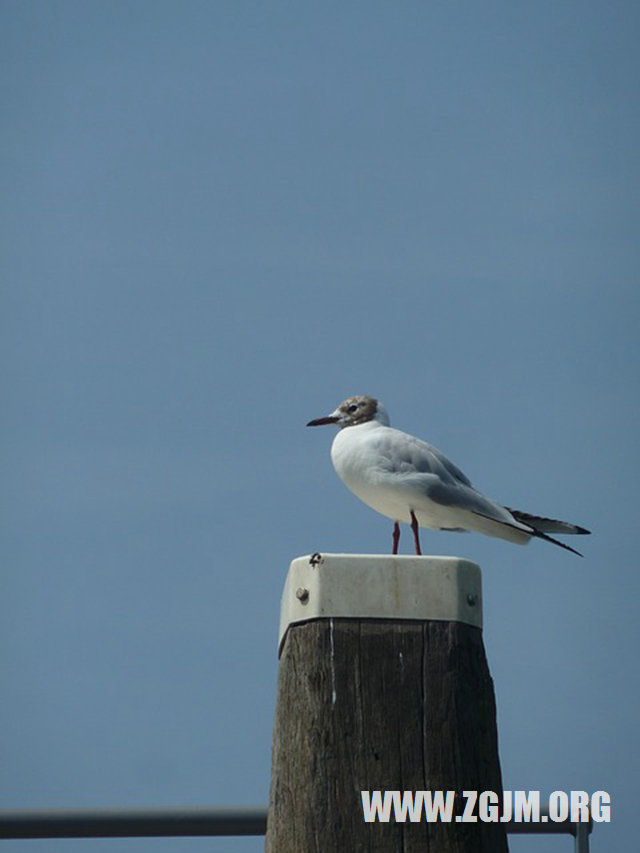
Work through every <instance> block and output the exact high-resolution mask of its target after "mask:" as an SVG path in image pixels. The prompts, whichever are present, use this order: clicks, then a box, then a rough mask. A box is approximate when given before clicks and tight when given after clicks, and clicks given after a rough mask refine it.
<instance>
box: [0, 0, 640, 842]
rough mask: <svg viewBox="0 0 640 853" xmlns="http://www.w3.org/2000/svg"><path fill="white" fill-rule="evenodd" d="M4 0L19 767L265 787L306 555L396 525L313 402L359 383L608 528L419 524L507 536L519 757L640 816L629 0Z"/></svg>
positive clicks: (495, 618) (135, 794)
mask: <svg viewBox="0 0 640 853" xmlns="http://www.w3.org/2000/svg"><path fill="white" fill-rule="evenodd" d="M1 12H2V27H1V28H0V63H1V65H2V80H3V84H2V100H3V109H2V116H3V118H2V137H3V170H2V171H3V192H2V196H1V199H2V200H1V201H0V215H1V217H2V234H3V244H4V245H3V252H2V258H3V260H2V280H3V286H2V311H1V319H0V323H1V324H2V334H1V343H0V346H1V347H2V359H1V363H2V366H3V378H2V394H3V398H4V399H3V403H4V404H3V417H2V446H3V448H4V451H5V453H4V457H3V468H4V475H3V478H2V482H3V487H2V499H3V500H2V502H3V507H2V513H1V517H2V528H3V529H2V540H1V541H2V551H3V555H2V566H3V568H2V576H3V579H2V596H1V601H0V608H1V611H2V612H1V614H0V626H1V627H0V632H1V637H0V648H1V649H2V652H1V658H0V671H1V672H2V679H3V696H4V700H3V704H2V707H1V708H0V755H1V756H2V761H1V766H0V799H1V801H2V803H3V804H5V805H6V806H15V807H45V806H69V807H75V806H92V805H105V806H107V805H162V804H167V805H178V804H194V805H195V804H208V803H210V804H215V805H225V804H259V803H266V801H267V797H268V786H269V773H270V748H271V726H272V720H273V709H274V702H275V684H276V674H277V657H276V643H277V629H278V609H279V598H280V593H281V590H282V586H283V582H284V578H285V575H286V570H287V567H288V565H289V562H290V561H291V560H292V559H293V558H295V557H297V556H299V555H302V554H307V553H310V552H313V551H317V550H318V551H327V552H332V551H333V552H354V553H386V552H387V551H388V550H389V549H390V544H391V524H390V522H388V520H387V519H384V518H383V517H381V516H377V515H376V514H375V513H373V512H372V511H371V510H369V509H368V508H367V507H365V506H364V505H363V504H360V503H359V502H358V501H357V499H356V498H355V497H353V496H352V495H350V494H349V493H348V492H347V491H346V490H345V489H344V487H343V486H342V484H341V483H340V482H339V481H338V479H337V477H336V476H335V474H334V472H333V470H332V468H331V465H330V461H329V455H328V453H329V445H330V440H331V437H332V436H331V434H330V430H328V429H327V430H326V431H315V430H314V431H312V430H305V429H304V424H305V423H306V422H307V421H308V420H309V419H310V418H313V417H318V416H320V415H323V414H326V413H328V412H329V411H331V410H332V409H333V408H334V407H335V405H336V404H337V403H339V402H340V401H341V400H342V399H343V398H344V397H346V396H348V395H350V394H353V393H369V394H373V395H375V396H378V397H379V398H380V399H382V400H383V401H384V403H385V405H386V406H387V408H388V410H389V412H390V415H391V419H392V423H393V424H394V425H395V426H398V427H401V428H403V429H406V430H408V431H410V432H413V433H414V434H418V435H421V436H422V437H424V438H427V439H428V440H430V441H431V442H432V443H434V444H436V445H437V446H439V447H440V448H441V449H442V450H444V451H445V452H446V453H447V454H448V455H449V456H450V457H451V458H452V459H453V460H454V461H455V462H456V463H457V464H459V465H460V466H461V467H462V468H463V470H464V471H465V472H466V473H467V474H468V475H469V476H470V477H471V479H472V480H473V481H474V483H475V484H476V485H477V486H478V487H479V488H480V489H481V490H482V491H484V492H485V493H487V494H489V495H491V496H492V497H495V498H497V499H499V500H501V501H504V502H505V503H506V504H508V505H511V506H516V507H519V508H522V509H524V510H528V511H531V512H539V513H541V514H547V515H552V516H557V517H560V518H567V519H568V520H571V521H575V522H577V523H579V524H583V525H585V526H587V527H589V528H591V529H593V531H594V535H593V536H591V537H590V538H589V539H588V540H582V541H581V543H580V544H581V545H583V549H584V552H585V559H584V560H580V559H579V558H576V557H573V556H572V555H571V554H568V553H566V552H563V551H561V550H560V549H555V548H552V547H550V546H546V545H545V544H544V543H533V544H531V545H530V546H529V547H527V548H519V547H517V546H513V545H510V544H508V543H504V542H500V541H498V540H492V539H487V538H484V537H481V536H479V535H475V534H471V535H468V536H460V535H455V534H446V533H432V534H428V533H427V534H426V535H424V536H423V546H424V550H425V552H427V553H431V554H452V555H458V556H463V557H467V558H470V559H472V560H475V561H476V562H478V563H479V564H480V565H481V566H482V569H483V583H484V594H485V632H484V633H485V645H486V648H487V654H488V658H489V664H490V667H491V671H492V675H493V678H494V681H495V688H496V696H497V702H498V714H499V731H500V747H501V761H502V767H503V775H504V781H505V787H509V788H514V789H515V788H524V789H540V790H542V791H543V792H546V793H549V792H551V791H553V790H555V789H564V790H571V789H586V790H589V791H593V790H598V789H604V790H607V791H609V792H610V793H611V796H612V802H613V805H612V813H613V822H612V823H611V824H610V825H608V826H604V825H603V826H600V827H597V828H596V830H595V832H594V835H593V840H592V843H593V849H594V850H595V851H598V850H607V849H610V850H613V849H618V848H622V847H623V846H625V845H626V846H628V845H629V843H630V839H631V838H632V837H635V830H634V822H635V815H636V811H637V810H636V804H635V785H636V780H637V772H638V765H639V761H638V759H639V758H640V755H639V753H640V750H639V743H638V734H637V709H638V707H639V704H640V695H639V693H640V691H639V690H638V677H637V669H638V668H637V660H636V657H637V656H636V649H637V645H638V629H637V615H636V610H637V604H636V602H637V597H638V594H639V593H640V589H639V586H640V584H639V582H638V572H637V566H636V563H637V558H636V557H634V554H635V551H636V543H635V540H636V538H637V536H636V531H637V526H638V524H637V519H636V514H635V504H636V500H637V494H636V492H637V489H636V488H635V480H634V477H635V476H637V471H638V453H637V432H638V415H639V411H638V408H639V407H638V391H637V388H638V363H639V358H640V353H639V352H638V331H637V330H638V323H639V319H640V318H639V313H640V312H639V310H638V309H639V303H640V290H639V287H638V273H637V271H638V267H639V263H638V261H639V258H638V245H639V240H638V234H637V224H638V193H637V187H638V158H637V151H638V148H639V143H640V140H639V138H638V137H639V120H638V111H637V90H638V82H639V60H638V51H637V44H638V36H639V32H638V24H639V18H640V14H639V12H638V9H637V6H636V4H633V3H630V2H615V0H614V2H608V3H604V2H582V3H578V2H554V3H550V2H540V3H535V4H533V3H529V4H513V3H506V2H487V3H483V4H478V3H471V2H460V3H455V4H454V3H444V2H421V3H418V2H410V3H399V4H388V3H381V2H369V3H366V4H365V3H361V2H354V3H347V4H338V3H333V2H329V3H325V4H311V3H306V2H303V3H292V2H273V3H250V2H233V3H232V2H196V0H187V2H183V3H179V4H178V3H174V2H162V0H158V2H144V0H140V2H122V0H114V2H109V3H105V2H91V0H87V1H86V2H79V0H76V2H55V0H54V2H32V0H26V2H13V0H10V1H9V2H7V0H5V2H3V3H2V5H1ZM409 545H410V540H409V537H408V536H407V533H406V532H405V535H404V538H403V540H402V541H401V550H402V549H404V550H405V551H406V550H407V549H408V548H409ZM632 833H633V835H632ZM564 844H565V846H566V849H569V848H570V842H569V841H568V840H565V841H564ZM181 847H182V848H183V849H184V850H193V851H199V850H205V849H206V850H211V851H214V853H215V851H217V850H220V851H222V850H225V851H232V853H253V851H257V850H259V849H261V847H262V842H261V841H260V840H237V841H229V840H224V841H221V842H215V841H214V842H212V841H209V840H207V841H197V840H195V841H189V842H185V843H184V844H182V843H181ZM511 848H512V850H513V851H515V853H519V851H522V853H527V851H534V850H536V851H541V853H545V851H551V850H558V849H560V845H559V843H558V842H557V841H555V842H553V841H552V840H550V839H541V838H537V839H531V838H529V839H527V838H517V839H514V840H513V841H512V844H511ZM41 849H43V846H42V844H41V843H38V842H21V843H15V844H14V843H4V845H3V851H7V853H14V851H18V850H19V851H21V853H31V851H34V853H35V851H36V850H41ZM84 849H87V845H86V843H85V842H59V843H51V844H49V843H47V850H48V851H51V853H73V851H75V850H84ZM91 849H92V850H96V851H101V850H104V851H105V853H106V851H114V853H115V851H117V852H118V853H120V851H124V850H127V851H129V850H140V851H143V850H144V851H146V850H149V851H151V850H154V851H165V850H166V851H169V850H173V849H175V843H174V842H170V841H167V842H163V841H159V840H154V841H149V842H146V841H135V842H131V841H125V842H115V841H112V842H95V843H91ZM562 849H565V847H563V848H562Z"/></svg>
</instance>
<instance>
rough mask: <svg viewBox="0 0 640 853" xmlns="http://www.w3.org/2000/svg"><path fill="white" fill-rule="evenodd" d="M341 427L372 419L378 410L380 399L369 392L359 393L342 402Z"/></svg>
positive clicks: (339, 409)
mask: <svg viewBox="0 0 640 853" xmlns="http://www.w3.org/2000/svg"><path fill="white" fill-rule="evenodd" d="M338 411H339V412H340V414H341V415H342V418H341V423H340V426H341V427H348V426H357V425H358V424H365V423H367V421H372V420H373V419H374V418H375V416H376V414H377V412H378V401H377V400H376V398H375V397H369V396H368V395H367V394H357V395H356V396H355V397H349V398H348V399H347V400H345V401H344V403H340V405H339V406H338Z"/></svg>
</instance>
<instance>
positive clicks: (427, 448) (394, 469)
mask: <svg viewBox="0 0 640 853" xmlns="http://www.w3.org/2000/svg"><path fill="white" fill-rule="evenodd" d="M378 447H379V450H380V451H381V453H382V454H383V455H384V457H385V458H386V460H387V463H388V469H387V470H388V472H389V473H393V474H402V475H404V476H406V475H407V474H414V473H415V474H422V475H432V477H430V478H428V479H429V480H430V479H434V480H439V481H441V482H443V483H447V484H449V485H451V486H456V485H463V486H469V487H471V488H473V487H472V486H471V480H469V478H468V477H467V476H466V475H465V474H463V472H462V471H461V470H460V469H459V468H458V467H457V466H456V465H454V464H453V462H451V460H450V459H447V457H446V456H445V455H444V453H442V452H441V451H440V450H438V448H437V447H434V446H433V445H432V444H428V443H427V442H426V441H422V440H421V439H419V438H414V437H413V436H412V435H408V434H407V433H403V432H400V431H399V430H394V429H391V428H389V430H388V434H387V435H386V436H385V437H384V438H383V439H382V440H381V441H380V444H379V446H378Z"/></svg>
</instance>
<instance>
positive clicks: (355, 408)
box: [349, 403, 358, 412]
mask: <svg viewBox="0 0 640 853" xmlns="http://www.w3.org/2000/svg"><path fill="white" fill-rule="evenodd" d="M349 411H350V412H357V411H358V406H357V405H356V403H352V404H351V405H350V406H349Z"/></svg>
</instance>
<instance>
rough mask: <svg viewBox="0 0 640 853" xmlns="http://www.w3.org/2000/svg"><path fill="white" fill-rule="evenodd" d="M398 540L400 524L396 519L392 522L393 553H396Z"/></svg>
mask: <svg viewBox="0 0 640 853" xmlns="http://www.w3.org/2000/svg"><path fill="white" fill-rule="evenodd" d="M399 541H400V525H399V524H398V522H397V521H394V523H393V551H392V553H393V554H397V553H398V542H399Z"/></svg>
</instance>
